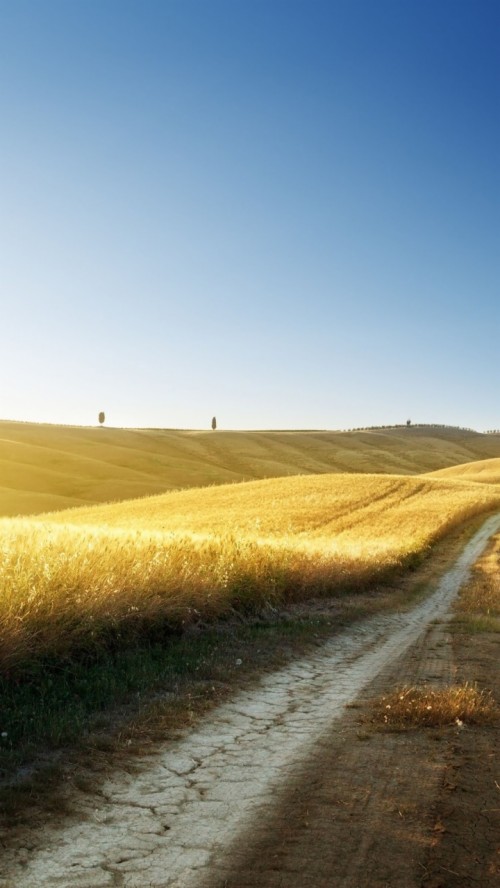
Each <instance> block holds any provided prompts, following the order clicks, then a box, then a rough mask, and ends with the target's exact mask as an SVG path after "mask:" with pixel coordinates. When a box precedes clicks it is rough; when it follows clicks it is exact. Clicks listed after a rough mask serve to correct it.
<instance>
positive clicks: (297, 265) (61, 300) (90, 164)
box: [0, 0, 500, 431]
mask: <svg viewBox="0 0 500 888" xmlns="http://www.w3.org/2000/svg"><path fill="white" fill-rule="evenodd" d="M499 39H500V3H499V2H497V0H326V2H325V0H16V2H15V3H13V2H12V0H0V310H1V314H0V362H1V372H2V380H3V385H2V386H1V387H0V418H4V419H17V420H29V421H41V422H58V423H67V424H78V425H95V424H97V416H98V413H99V411H101V410H102V411H105V414H106V422H107V424H108V425H110V426H130V427H160V428H207V429H208V428H210V423H211V419H212V416H214V415H216V417H217V424H218V427H219V428H226V429H266V428H271V429H296V428H300V429H307V428H314V429H347V428H354V427H360V426H370V425H387V424H392V423H401V422H402V423H404V422H406V420H407V419H408V418H410V419H411V420H412V421H413V422H415V423H417V422H424V423H425V422H428V423H444V424H451V425H460V426H465V427H471V428H475V429H477V430H480V431H483V430H487V429H492V428H495V429H496V428H500V360H499V358H500V350H499V343H500V294H499V281H500V249H499V248H500V173H499V169H500V165H499V158H500V113H499V112H500V102H499V97H500V54H499V53H498V45H499Z"/></svg>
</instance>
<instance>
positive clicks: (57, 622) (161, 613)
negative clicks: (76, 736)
mask: <svg viewBox="0 0 500 888" xmlns="http://www.w3.org/2000/svg"><path fill="white" fill-rule="evenodd" d="M499 507H500V487H496V486H494V485H487V484H477V483H474V482H471V483H467V482H464V481H462V480H459V481H455V480H442V479H435V478H428V477H425V476H419V477H407V476H406V477H405V476H396V475H359V474H358V475H355V474H350V475H349V474H333V475H320V476H318V475H303V476H296V477H290V478H278V479H272V480H264V481H254V482H248V483H243V484H232V485H222V486H218V487H212V488H199V489H195V490H185V491H180V492H172V493H168V494H164V495H161V496H154V497H147V498H143V499H139V500H133V501H128V502H122V503H115V504H108V505H103V506H95V507H87V508H82V509H71V510H68V511H63V512H58V513H57V512H56V513H49V514H45V515H41V516H39V517H38V518H24V519H21V518H20V519H2V520H1V521H0V545H1V549H2V560H1V567H0V582H1V587H2V590H3V592H2V597H1V601H0V651H1V654H0V658H1V659H0V666H1V667H2V668H3V669H6V668H7V669H9V668H10V669H12V668H15V666H16V664H17V663H20V662H22V661H23V660H26V659H29V658H30V657H33V656H35V657H37V656H40V655H50V656H51V657H54V656H55V657H59V656H63V655H64V654H66V653H68V652H70V651H73V650H76V649H83V650H84V651H85V650H92V649H95V648H98V647H99V646H100V645H103V644H108V643H109V641H110V639H111V641H112V642H113V643H117V642H118V643H122V642H124V641H126V639H127V638H132V637H134V635H137V634H138V633H141V632H142V631H144V630H147V629H148V627H151V626H154V625H155V624H159V625H164V624H165V623H167V624H168V625H170V626H172V627H176V626H177V627H179V626H182V625H183V624H185V623H187V622H190V621H193V620H209V619H212V618H214V617H216V616H221V615H223V614H227V613H229V612H231V610H232V609H235V608H236V609H242V608H243V609H246V608H249V609H250V608H251V609H254V608H257V607H260V606H262V605H264V604H277V603H279V602H283V601H290V600H294V599H298V598H304V597H312V596H317V595H333V594H342V592H344V591H347V590H353V589H354V590H355V589H363V588H366V587H367V585H368V584H370V583H373V582H375V581H377V580H380V579H383V578H385V577H387V576H388V575H390V574H391V573H392V572H394V570H397V569H399V568H402V567H404V566H405V565H407V564H408V563H410V562H411V561H412V560H414V559H415V558H416V557H418V556H419V555H420V554H421V553H423V552H424V551H425V550H426V549H427V547H429V546H430V545H431V544H432V543H433V542H434V541H436V540H437V539H439V538H440V537H442V536H443V535H445V534H446V533H447V532H448V531H450V530H451V529H452V528H454V527H456V526H457V525H459V524H461V523H463V522H465V521H466V520H468V519H470V518H472V517H473V516H475V515H478V514H480V513H483V512H487V511H490V510H492V509H494V508H499Z"/></svg>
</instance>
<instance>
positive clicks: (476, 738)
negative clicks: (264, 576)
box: [0, 517, 500, 888]
mask: <svg viewBox="0 0 500 888" xmlns="http://www.w3.org/2000/svg"><path fill="white" fill-rule="evenodd" d="M499 526H500V518H499V517H496V518H493V519H489V520H488V521H487V522H486V523H485V525H484V526H483V528H482V530H481V531H479V532H478V533H477V534H476V535H475V536H474V537H473V539H472V540H471V541H470V543H469V544H468V545H467V547H466V549H465V551H464V554H463V556H461V558H460V559H459V560H458V562H457V563H456V565H455V567H454V568H453V569H452V570H450V571H448V572H447V573H446V574H445V576H444V577H443V578H442V581H441V583H440V584H439V587H438V588H437V590H436V592H435V593H434V594H433V595H432V596H431V597H430V598H429V599H427V600H426V601H425V602H424V603H423V604H421V605H419V606H418V607H417V608H415V609H414V610H413V611H410V612H407V613H402V614H397V615H392V616H379V617H376V618H371V619H369V620H366V621H364V622H362V623H360V624H358V625H357V626H355V627H354V628H350V629H348V630H346V631H344V632H343V633H341V634H340V635H338V636H336V637H335V638H333V639H331V640H330V641H329V642H327V643H325V644H324V645H323V646H322V647H321V648H319V649H318V650H317V651H316V652H315V653H314V654H313V655H309V656H307V657H306V658H303V659H301V660H297V661H295V662H294V663H293V664H292V665H289V666H288V667H286V668H285V669H283V670H280V671H277V672H275V673H273V674H270V675H266V676H264V677H263V679H262V681H261V682H260V683H259V685H258V686H257V687H255V688H252V689H247V690H246V691H243V692H240V693H238V694H235V695H234V697H233V698H232V699H231V700H229V701H228V702H226V703H225V704H223V705H222V706H220V707H218V708H217V709H216V710H214V711H212V712H211V713H210V715H209V716H208V717H206V718H205V720H204V721H202V722H201V723H200V725H199V726H198V727H197V728H196V729H195V730H193V731H192V732H191V733H190V734H188V735H187V736H186V737H184V738H183V739H182V740H180V741H179V742H176V743H169V744H167V745H166V746H165V747H163V748H162V749H161V750H158V752H157V754H156V755H155V756H147V757H144V758H143V760H139V761H138V762H136V768H135V770H134V772H133V773H129V774H124V773H121V774H116V775H115V776H113V777H110V778H109V779H108V780H107V782H106V783H105V784H104V786H103V787H102V790H101V791H99V792H98V793H95V794H85V793H80V794H79V795H78V797H77V798H73V799H72V800H71V801H72V808H73V811H72V816H71V817H70V818H68V819H65V820H61V821H60V822H57V821H48V822H47V823H46V824H45V825H44V826H42V827H40V826H38V827H33V828H25V829H24V831H22V832H21V833H19V834H18V835H17V836H16V837H15V840H14V841H12V842H9V843H8V845H7V844H6V845H5V850H4V853H3V855H2V862H1V869H0V873H1V876H0V886H2V888H13V886H16V888H17V886H19V888H38V886H40V888H42V886H67V888H70V886H76V888H100V886H125V888H147V886H151V888H153V886H154V888H164V886H165V888H167V886H168V888H223V886H226V888H246V886H248V888H249V886H255V888H256V886H260V888H275V886H282V888H303V886H311V888H322V886H325V888H326V886H329V888H330V886H343V888H364V886H366V888H368V886H374V888H377V886H379V888H382V886H391V888H413V886H425V888H442V886H447V885H450V886H451V885H453V886H455V885H456V886H459V885H469V884H471V885H472V884H475V885H489V884H497V883H498V878H499V876H498V856H495V841H496V837H497V836H498V827H499V825H500V823H499V820H498V808H499V807H500V803H499V802H498V801H497V800H498V799H500V792H499V790H498V789H497V788H496V785H495V779H496V780H498V782H499V783H500V780H499V775H498V774H496V775H495V764H494V759H493V757H492V755H491V752H492V750H493V742H495V743H498V732H497V733H495V734H493V732H494V731H496V730H497V729H491V728H483V729H478V728H462V729H459V728H451V729H445V730H443V731H440V732H436V731H430V732H429V731H414V732H411V733H405V734H386V733H380V732H377V731H375V730H374V729H373V727H372V726H371V724H370V720H369V714H370V700H371V699H372V698H373V697H374V696H375V695H377V694H379V693H382V692H383V691H385V690H386V689H388V688H392V687H394V685H396V684H401V683H415V682H422V681H429V682H432V683H433V684H440V683H448V682H450V681H452V680H455V678H457V677H460V674H459V673H460V670H464V669H466V664H464V663H462V662H460V663H459V665H458V666H457V660H456V657H457V655H460V657H462V658H463V656H464V653H463V652H464V650H465V646H464V644H462V642H460V643H459V641H457V639H456V638H455V657H454V651H453V645H452V637H451V635H450V633H449V631H448V626H447V618H448V613H449V607H450V603H451V601H452V600H453V597H454V595H455V594H456V591H457V588H458V586H459V585H460V583H461V582H462V581H463V579H464V577H465V575H466V572H467V567H468V565H470V564H471V563H472V562H473V561H474V560H475V558H477V556H478V554H479V552H480V551H481V549H482V548H483V546H484V544H485V542H486V540H487V539H488V537H489V536H490V535H491V534H492V533H493V532H494V531H495V530H496V529H497V528H498V527H499ZM476 641H477V640H476ZM490 641H491V640H490ZM474 642H475V640H474V639H472V640H471V641H470V643H471V645H472V644H473V643H474ZM478 643H479V642H478ZM491 645H493V649H494V650H495V651H496V650H497V648H495V644H494V642H493V641H491ZM483 648H484V646H483V647H482V648H481V651H480V653H479V654H477V656H476V660H477V662H476V663H475V672H478V675H476V674H474V675H472V676H471V677H472V678H476V677H479V678H481V676H480V675H479V673H481V675H482V676H483V677H482V679H481V680H482V681H483V680H489V677H490V672H491V657H492V655H491V651H490V652H489V654H488V656H489V658H490V659H489V660H488V656H487V651H486V649H485V648H484V649H483ZM488 664H489V665H488ZM481 670H483V671H482V672H481ZM497 690H499V688H498V687H497ZM354 701H355V702H356V708H347V709H346V705H347V704H350V703H352V702H354ZM478 751H479V752H480V758H478V755H477V752H478ZM478 781H479V783H478ZM484 781H486V782H487V783H488V787H489V795H487V796H483V793H482V790H481V785H482V783H484ZM478 785H479V787H480V789H479V791H477V786H478ZM464 790H467V792H466V791H464ZM492 793H493V795H492ZM495 793H497V795H495ZM463 798H466V803H465V804H464V803H463ZM483 799H485V801H483ZM450 800H451V801H450ZM467 806H469V807H467ZM483 821H484V824H483ZM483 826H484V828H483ZM453 879H455V881H450V880H453ZM495 880H496V881H495Z"/></svg>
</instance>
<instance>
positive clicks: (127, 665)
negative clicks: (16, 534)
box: [0, 608, 361, 780]
mask: <svg viewBox="0 0 500 888" xmlns="http://www.w3.org/2000/svg"><path fill="white" fill-rule="evenodd" d="M360 614H361V609H360V608H357V609H353V610H352V613H351V614H350V616H349V617H344V618H343V619H344V620H347V619H356V618H359V616H360ZM332 623H333V621H332V617H331V616H328V615H319V616H307V615H297V616H295V617H291V618H290V617H289V618H287V619H279V618H277V617H276V616H273V615H271V616H270V617H269V618H266V617H265V616H261V617H259V618H257V619H253V620H246V621H241V622H239V623H235V622H234V621H233V622H232V623H230V624H226V625H222V626H219V627H217V628H212V629H206V628H205V629H204V630H203V631H202V630H199V631H196V630H194V631H191V632H189V633H187V634H184V635H173V634H169V635H165V637H164V638H163V639H160V638H156V639H155V638H151V639H149V640H147V639H146V640H145V639H142V640H141V642H140V643H139V642H138V643H137V644H136V645H135V646H133V647H130V648H128V649H126V650H123V649H118V650H116V651H109V650H108V651H106V650H102V651H100V652H98V653H97V654H96V655H95V656H94V657H92V658H90V657H85V658H78V657H76V656H74V657H72V658H67V659H66V660H64V661H61V660H54V661H51V660H50V659H46V660H44V661H40V662H37V663H32V664H30V665H29V666H28V667H27V668H25V669H24V671H23V672H22V673H21V674H20V675H17V676H16V678H15V679H14V678H13V677H10V678H9V677H4V678H3V679H0V699H1V708H0V734H1V737H0V780H1V779H5V778H7V777H8V776H9V775H10V774H12V773H13V771H14V770H15V769H16V768H18V767H19V766H21V765H22V764H23V763H25V762H27V761H30V760H31V759H32V758H33V757H34V756H35V755H36V753H37V752H39V751H40V750H41V749H45V750H50V749H53V750H56V749H59V748H61V747H63V746H66V745H69V746H73V745H75V744H76V745H81V744H82V743H85V739H86V738H88V737H89V736H90V735H91V734H92V732H93V731H95V730H96V729H99V727H100V726H101V727H102V724H103V723H107V722H109V720H110V718H109V712H110V711H111V712H112V711H113V710H116V708H117V707H118V709H119V708H120V707H121V706H122V707H124V706H125V707H128V708H129V709H130V712H131V714H132V716H134V715H137V714H139V713H140V712H141V708H142V702H141V701H142V699H144V701H145V702H144V705H145V706H146V707H149V706H150V701H151V699H152V696H153V697H154V695H155V693H158V694H160V700H161V699H163V701H164V702H165V701H166V705H167V708H168V709H173V711H174V717H175V714H176V704H177V709H178V704H179V703H182V698H184V703H185V704H186V703H187V704H190V703H191V699H192V696H193V694H194V695H196V696H197V697H199V699H202V698H204V699H205V702H207V703H208V702H209V701H210V698H211V692H213V691H214V690H216V688H215V687H213V686H212V685H213V684H214V683H215V685H217V687H218V688H220V685H221V684H224V685H225V684H227V683H228V682H230V680H231V673H232V672H236V671H237V672H238V673H239V675H240V674H241V673H248V672H249V671H250V672H251V671H252V670H255V669H257V668H259V666H261V665H265V666H267V667H269V666H270V665H272V666H276V665H278V664H280V663H281V662H283V659H284V657H286V652H287V650H288V648H289V647H290V646H293V649H294V650H297V646H298V647H299V648H303V646H304V645H305V646H307V645H308V644H310V643H311V642H312V641H313V642H314V643H317V640H318V638H320V637H326V636H327V635H329V634H331V632H332ZM336 625H337V626H338V625H340V620H339V618H338V617H337V618H336ZM240 660H241V661H242V662H241V665H240V664H239V662H238V661H240ZM177 714H178V713H177ZM103 716H104V719H103ZM129 717H130V716H129ZM121 718H122V720H123V713H121ZM181 721H182V717H181ZM92 742H95V740H92Z"/></svg>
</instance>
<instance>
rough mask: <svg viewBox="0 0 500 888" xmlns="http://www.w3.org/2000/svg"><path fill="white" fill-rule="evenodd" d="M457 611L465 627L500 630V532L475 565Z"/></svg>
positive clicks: (485, 630)
mask: <svg viewBox="0 0 500 888" xmlns="http://www.w3.org/2000/svg"><path fill="white" fill-rule="evenodd" d="M455 611H456V614H457V616H458V617H459V619H460V625H461V626H462V627H465V626H467V628H468V629H470V630H471V631H476V632H500V534H497V535H496V536H495V537H494V538H493V540H492V542H491V544H490V546H489V547H488V549H487V550H486V552H485V553H484V555H483V556H482V557H481V558H480V559H479V560H478V561H477V562H476V564H475V565H474V568H473V571H472V575H471V578H470V580H469V581H468V583H466V585H465V586H464V587H463V588H462V589H461V591H460V596H459V599H458V601H457V603H456V606H455Z"/></svg>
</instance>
